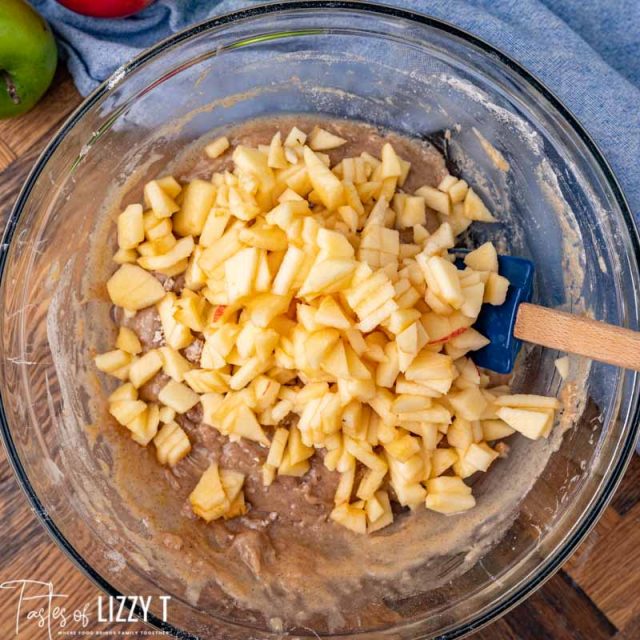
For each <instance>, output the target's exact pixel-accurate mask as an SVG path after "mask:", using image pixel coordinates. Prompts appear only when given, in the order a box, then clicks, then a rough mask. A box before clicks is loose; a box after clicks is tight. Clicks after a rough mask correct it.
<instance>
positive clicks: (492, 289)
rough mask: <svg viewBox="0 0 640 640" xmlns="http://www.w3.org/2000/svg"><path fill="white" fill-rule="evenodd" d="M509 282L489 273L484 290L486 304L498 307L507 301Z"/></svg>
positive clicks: (502, 277)
mask: <svg viewBox="0 0 640 640" xmlns="http://www.w3.org/2000/svg"><path fill="white" fill-rule="evenodd" d="M508 290H509V280H507V278H505V277H504V276H499V275H498V274H497V273H490V274H489V279H488V280H487V284H486V287H485V290H484V300H483V302H486V303H487V304H492V305H495V306H500V305H501V304H504V301H505V300H506V299H507V292H508Z"/></svg>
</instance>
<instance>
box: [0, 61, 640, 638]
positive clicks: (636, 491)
mask: <svg viewBox="0 0 640 640" xmlns="http://www.w3.org/2000/svg"><path fill="white" fill-rule="evenodd" d="M79 102H80V96H79V95H78V93H77V91H76V90H75V88H74V86H73V84H72V82H71V80H70V78H69V76H68V74H67V73H66V71H64V70H60V71H59V72H58V75H57V76H56V79H55V82H54V85H53V86H52V88H51V89H50V91H49V93H48V94H47V95H46V96H45V98H44V99H43V100H42V102H41V103H40V104H39V105H38V106H37V107H36V108H35V109H34V110H33V111H32V112H30V113H28V114H26V115H24V116H22V117H20V118H17V119H13V120H8V121H0V221H1V222H2V224H3V225H4V221H5V219H6V216H7V215H8V214H9V211H10V209H11V207H12V205H13V203H14V201H15V198H16V196H17V194H18V190H19V189H20V187H21V185H22V183H23V181H24V179H25V177H26V175H27V172H28V171H29V169H30V168H31V167H32V165H33V163H34V162H35V160H36V158H37V156H38V154H39V153H40V151H41V150H42V148H43V147H44V146H45V144H46V143H47V142H48V141H49V139H50V138H51V136H52V135H53V134H54V133H55V131H56V130H57V129H58V127H59V126H60V124H61V123H62V122H63V120H64V118H65V117H66V116H67V115H68V114H69V113H70V112H71V111H72V110H73V109H74V108H75V107H76V106H77V105H78V104H79ZM0 541H2V545H1V546H0V585H2V584H3V583H5V582H9V581H15V580H34V581H41V582H45V583H48V582H52V583H53V584H54V586H55V590H56V592H57V593H63V594H66V595H67V596H68V598H67V601H66V602H67V603H68V605H66V606H68V607H69V608H70V609H73V608H77V607H80V606H82V605H84V604H85V603H89V602H95V600H96V598H97V596H98V595H99V591H98V589H97V587H95V586H94V585H93V583H91V582H90V581H89V580H88V579H87V578H86V577H85V576H84V575H83V574H82V573H80V571H78V569H77V568H76V567H75V566H74V565H73V564H72V563H71V562H70V561H69V560H68V559H67V558H66V556H65V555H64V554H63V553H62V552H61V551H60V550H59V549H58V548H57V547H56V545H55V544H54V543H53V542H52V541H51V540H50V538H49V537H48V535H47V533H46V532H45V531H44V529H43V528H42V527H41V526H40V524H39V522H38V520H37V519H36V517H35V515H34V514H33V512H32V511H31V509H30V507H29V504H28V502H27V500H26V498H25V497H24V495H23V493H22V491H21V490H20V488H19V487H18V484H17V482H16V480H15V478H14V476H13V473H12V471H11V468H10V465H9V464H8V462H7V461H6V456H5V453H4V450H3V449H0ZM16 605H17V591H16V590H0V640H9V639H10V638H14V637H18V638H24V639H27V640H40V639H41V638H42V639H44V638H47V637H48V635H47V630H46V627H44V628H38V627H37V625H36V621H35V620H34V621H24V620H23V621H22V622H21V626H20V634H19V635H18V636H16V635H15V626H16ZM66 628H67V630H69V629H71V630H73V629H80V628H81V627H80V624H79V623H77V624H76V623H73V622H70V623H69V624H68V625H67V627H66ZM88 629H89V630H91V631H102V632H104V635H101V636H100V637H108V638H109V637H118V635H119V634H121V633H122V631H126V632H127V633H128V634H130V635H128V637H134V638H141V637H148V636H147V635H146V634H145V633H143V630H148V629H149V628H148V627H144V626H142V625H141V624H139V623H133V624H119V625H114V626H112V627H109V626H108V625H106V624H97V623H92V624H91V625H90V626H89V627H88ZM89 637H90V636H89ZM473 638H474V640H507V639H508V640H545V639H549V640H569V639H572V640H573V639H580V640H600V639H604V638H615V639H616V640H637V639H639V638H640V458H638V456H634V459H633V461H632V463H631V465H630V467H629V470H628V471H627V474H626V476H625V478H624V480H623V482H622V486H621V487H620V488H619V490H618V492H617V494H616V496H615V498H614V500H613V502H612V503H611V505H610V506H609V508H608V509H607V510H606V512H605V514H604V516H603V517H602V518H601V520H600V522H599V523H598V525H597V526H596V528H595V529H594V530H593V531H592V533H591V534H590V535H589V537H588V538H587V539H586V540H585V541H584V542H583V543H582V545H581V546H580V548H579V549H578V551H577V552H576V553H575V554H574V556H573V557H572V558H571V559H570V560H569V562H567V564H566V565H565V566H564V568H563V569H561V570H560V571H559V572H558V573H557V574H556V575H555V576H554V577H553V578H551V579H550V580H549V581H548V582H547V583H546V584H545V585H544V586H543V587H542V588H541V589H540V590H538V591H537V592H536V593H535V594H534V595H533V596H531V597H530V598H529V599H528V600H527V601H526V602H524V603H523V604H521V605H520V606H519V607H517V608H516V609H514V610H513V611H511V612H510V613H508V614H507V615H506V616H504V617H503V618H501V619H500V620H499V621H497V622H495V623H494V624H492V625H491V626H489V627H487V628H485V629H483V630H482V631H480V632H478V633H476V634H475V635H474V636H473ZM216 640H223V639H216Z"/></svg>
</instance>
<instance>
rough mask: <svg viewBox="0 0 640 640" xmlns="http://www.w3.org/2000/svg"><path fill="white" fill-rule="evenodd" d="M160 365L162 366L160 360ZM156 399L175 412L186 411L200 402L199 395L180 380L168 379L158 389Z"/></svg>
mask: <svg viewBox="0 0 640 640" xmlns="http://www.w3.org/2000/svg"><path fill="white" fill-rule="evenodd" d="M160 366H162V361H161V362H160ZM158 400H159V401H160V402H161V403H162V404H164V405H166V406H168V407H171V408H172V409H173V410H174V411H176V412H177V413H186V412H187V411H189V409H191V408H193V407H194V406H195V405H196V404H198V402H200V396H199V395H198V394H197V393H195V392H194V391H192V390H191V389H190V388H189V387H187V386H186V385H184V384H182V383H181V382H176V381H175V380H169V382H167V384H166V385H165V386H164V387H163V388H162V389H161V390H160V393H159V394H158Z"/></svg>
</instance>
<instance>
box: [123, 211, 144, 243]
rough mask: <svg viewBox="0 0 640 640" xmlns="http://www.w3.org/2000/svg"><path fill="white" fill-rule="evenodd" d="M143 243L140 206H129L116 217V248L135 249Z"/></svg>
mask: <svg viewBox="0 0 640 640" xmlns="http://www.w3.org/2000/svg"><path fill="white" fill-rule="evenodd" d="M141 242H144V224H143V221H142V205H140V204H130V205H129V206H128V207H127V208H126V209H125V210H124V211H123V212H122V213H121V214H120V215H119V216H118V246H119V247H120V249H124V250H126V249H135V248H136V247H137V246H138V245H139V244H140V243H141Z"/></svg>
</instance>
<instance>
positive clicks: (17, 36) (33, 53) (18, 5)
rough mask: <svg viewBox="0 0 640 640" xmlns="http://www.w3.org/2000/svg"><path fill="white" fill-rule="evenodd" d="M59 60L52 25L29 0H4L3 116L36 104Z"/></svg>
mask: <svg viewBox="0 0 640 640" xmlns="http://www.w3.org/2000/svg"><path fill="white" fill-rule="evenodd" d="M57 60H58V52H57V49H56V43H55V40H54V38H53V34H52V33H51V29H49V25H48V24H47V23H46V22H45V21H44V19H43V18H42V17H41V16H40V15H39V14H38V13H37V12H36V11H35V10H34V9H33V8H32V7H31V6H30V5H29V4H28V3H27V2H25V0H0V118H10V117H12V116H16V115H18V114H20V113H24V112H25V111H28V110H29V109H31V107H33V106H34V105H35V104H36V102H38V100H39V99H40V98H41V97H42V94H44V92H45V91H46V90H47V88H48V87H49V85H50V84H51V80H52V79H53V74H54V73H55V70H56V64H57Z"/></svg>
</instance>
